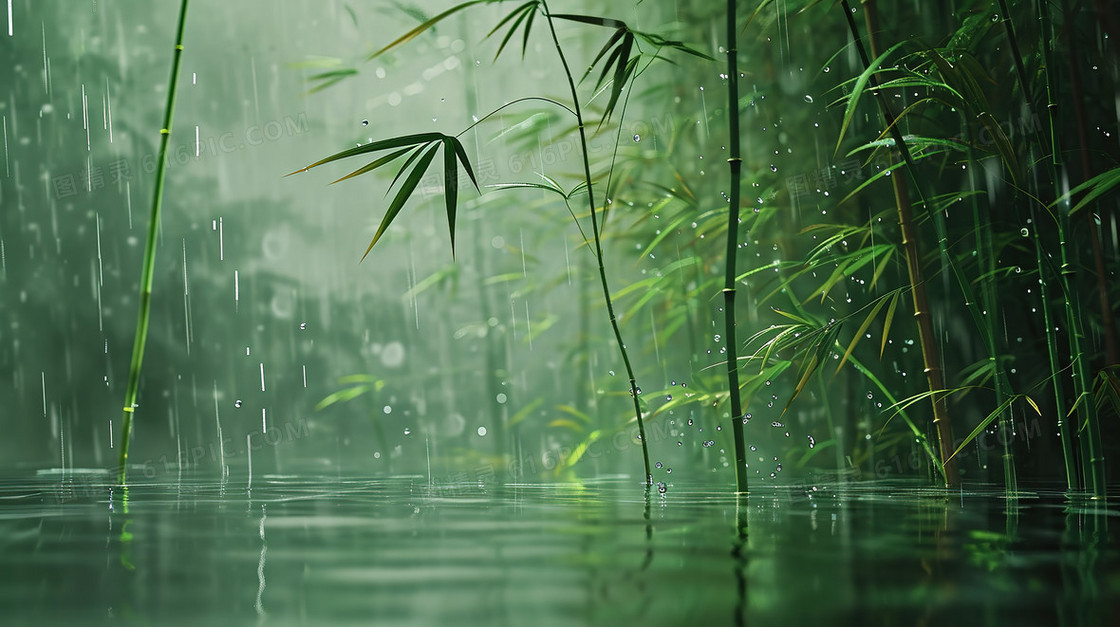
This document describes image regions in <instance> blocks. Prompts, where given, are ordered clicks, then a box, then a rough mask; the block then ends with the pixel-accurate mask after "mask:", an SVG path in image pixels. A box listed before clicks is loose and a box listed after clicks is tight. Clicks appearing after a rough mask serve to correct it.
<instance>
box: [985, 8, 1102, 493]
mask: <svg viewBox="0 0 1120 627" xmlns="http://www.w3.org/2000/svg"><path fill="white" fill-rule="evenodd" d="M998 2H999V6H1000V9H1001V10H1002V11H1003V12H1004V26H1005V29H1006V32H1007V36H1008V40H1009V45H1010V47H1011V51H1012V58H1013V60H1014V62H1015V73H1016V77H1017V79H1018V82H1019V88H1020V90H1021V92H1022V94H1023V98H1024V99H1025V100H1026V101H1027V103H1028V104H1033V102H1034V99H1033V98H1032V96H1031V89H1030V84H1029V83H1028V81H1027V75H1026V70H1025V67H1024V64H1023V61H1022V56H1021V55H1020V54H1019V45H1018V39H1017V37H1016V36H1015V30H1014V28H1013V25H1012V24H1011V22H1010V15H1009V14H1008V13H1007V11H1006V9H1007V3H1006V1H1005V0H998ZM1067 9H1068V6H1067ZM1038 15H1039V19H1040V22H1041V23H1042V24H1043V28H1042V29H1041V30H1040V32H1039V37H1040V40H1041V46H1042V50H1043V58H1044V61H1045V63H1044V66H1045V71H1044V72H1042V76H1043V80H1044V82H1045V83H1044V84H1045V85H1046V99H1047V107H1046V112H1047V122H1048V124H1049V125H1050V145H1049V146H1047V145H1046V144H1045V143H1044V142H1043V139H1042V137H1041V134H1040V133H1038V131H1037V130H1036V131H1035V135H1036V139H1035V143H1036V144H1037V145H1038V147H1039V148H1040V149H1041V150H1042V154H1043V155H1045V154H1047V153H1049V155H1050V159H1049V160H1048V163H1049V168H1048V169H1049V174H1050V183H1051V184H1052V185H1053V186H1054V190H1055V191H1054V197H1056V198H1057V197H1060V196H1061V190H1060V189H1059V188H1058V185H1059V181H1060V178H1059V175H1058V172H1059V169H1060V167H1061V148H1060V145H1061V142H1060V139H1059V134H1058V130H1057V125H1056V124H1055V121H1054V115H1053V112H1054V109H1055V107H1056V105H1055V102H1054V97H1053V88H1052V85H1051V73H1050V68H1051V63H1050V59H1051V57H1050V46H1049V43H1048V40H1047V37H1048V36H1049V31H1050V28H1049V27H1050V16H1049V11H1048V10H1047V8H1046V7H1045V6H1044V3H1039V5H1038ZM1047 149H1049V150H1047ZM1038 196H1039V195H1038V194H1036V197H1038ZM1057 214H1058V215H1057V218H1058V219H1057V220H1056V226H1057V237H1058V254H1059V263H1060V266H1059V268H1058V271H1057V277H1058V286H1059V288H1060V289H1061V292H1062V296H1063V300H1064V301H1065V307H1064V311H1065V326H1066V335H1067V337H1068V342H1069V357H1070V369H1071V371H1072V383H1073V391H1074V397H1075V399H1074V404H1073V409H1072V410H1071V411H1070V413H1074V412H1076V415H1077V424H1079V425H1080V427H1079V429H1078V431H1080V432H1082V433H1078V436H1077V439H1078V443H1079V447H1080V449H1081V470H1082V472H1081V474H1082V480H1083V483H1082V485H1083V487H1085V488H1088V489H1091V490H1092V491H1093V494H1095V495H1097V496H1104V494H1105V489H1106V486H1105V476H1104V456H1103V455H1104V453H1103V450H1102V447H1101V441H1100V426H1099V423H1098V421H1097V412H1096V406H1095V405H1094V403H1093V399H1092V387H1091V386H1090V384H1089V378H1088V373H1087V369H1086V365H1085V357H1084V355H1083V352H1082V351H1083V349H1082V341H1083V340H1084V338H1085V333H1084V323H1083V317H1082V314H1081V303H1080V299H1079V298H1078V297H1077V296H1076V295H1075V290H1074V287H1073V280H1074V278H1075V277H1074V272H1075V271H1074V268H1075V267H1077V265H1078V259H1077V250H1076V248H1074V247H1073V246H1071V245H1069V244H1068V243H1067V239H1066V236H1067V234H1068V233H1069V232H1070V211H1069V203H1063V204H1062V205H1061V206H1059V207H1057ZM1032 215H1035V216H1036V218H1037V211H1035V210H1034V209H1032ZM1040 224H1041V223H1040V222H1039V221H1038V220H1037V219H1036V220H1035V224H1034V229H1033V230H1035V231H1037V230H1038V228H1039V225H1040ZM1035 241H1036V248H1037V252H1036V254H1037V256H1038V259H1039V260H1040V266H1039V274H1040V276H1042V275H1043V274H1045V272H1046V270H1047V268H1048V266H1049V264H1047V263H1046V259H1045V258H1044V254H1043V250H1042V246H1041V240H1040V239H1037V238H1036V240H1035ZM1044 298H1045V294H1044ZM1044 314H1045V310H1044ZM1053 328H1054V325H1052V324H1050V323H1049V322H1048V323H1047V333H1048V334H1049V333H1051V329H1053ZM1048 341H1049V338H1048ZM1053 366H1054V364H1052V365H1051V367H1052V372H1051V374H1052V376H1053V377H1054V381H1055V387H1056V390H1055V393H1056V394H1058V395H1060V394H1061V393H1062V392H1061V383H1060V381H1061V376H1060V371H1059V370H1057V369H1054V368H1053ZM1069 417H1070V416H1069V414H1066V413H1062V414H1060V415H1059V417H1058V421H1059V423H1058V427H1059V433H1060V434H1062V440H1063V442H1062V447H1063V451H1062V452H1063V455H1064V457H1065V462H1066V468H1067V484H1068V483H1072V481H1071V480H1070V478H1069V477H1068V472H1069V466H1070V464H1071V460H1072V455H1073V452H1072V432H1071V430H1070V427H1069V426H1067V425H1066V424H1065V423H1066V422H1067V421H1068V419H1069Z"/></svg>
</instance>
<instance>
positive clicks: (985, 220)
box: [964, 122, 1019, 492]
mask: <svg viewBox="0 0 1120 627" xmlns="http://www.w3.org/2000/svg"><path fill="white" fill-rule="evenodd" d="M964 127H965V132H966V133H967V136H968V161H967V163H968V186H969V191H976V187H977V184H976V169H977V162H976V159H975V157H974V156H973V153H972V146H973V145H974V142H973V138H972V129H971V128H970V127H969V126H968V123H967V122H965V124H964ZM971 198H972V223H973V231H974V232H975V233H976V254H977V264H978V265H979V267H980V274H981V276H985V277H987V278H986V279H985V280H983V281H982V282H981V283H980V298H982V299H983V301H984V312H985V315H984V323H985V328H984V332H983V333H981V336H982V338H983V340H984V349H985V350H986V351H987V353H988V361H989V363H991V364H992V384H993V387H994V388H995V402H996V407H1000V406H1002V405H1003V404H1004V401H1005V400H1007V395H1008V393H1009V392H1011V389H1012V388H1011V386H1010V382H1009V381H1008V379H1007V373H1006V372H1004V370H1003V368H1002V366H1001V365H1000V361H999V353H998V352H997V351H996V341H997V340H996V338H997V336H998V334H997V333H996V330H995V328H994V325H993V322H992V321H993V320H999V319H1000V302H999V296H998V289H997V286H996V284H995V279H994V277H995V271H996V256H995V252H994V251H993V249H992V222H991V219H990V218H989V215H990V212H989V211H981V210H980V202H979V201H978V200H977V197H976V195H975V194H973V195H972V197H971ZM999 428H1000V429H1001V430H1002V431H1003V432H1004V433H1005V434H1010V433H1013V432H1014V424H1013V423H1012V415H1011V407H1010V405H1008V407H1007V408H1006V409H1005V410H1004V411H1002V412H1001V413H1000V416H999ZM997 439H998V440H999V441H1000V443H1001V444H1002V447H1003V451H1002V456H1003V486H1004V488H1005V489H1006V490H1007V491H1009V492H1016V491H1018V489H1019V480H1018V475H1017V473H1016V470H1015V454H1014V450H1013V449H1012V448H1011V438H1010V437H1009V436H1008V435H1004V437H1002V438H997Z"/></svg>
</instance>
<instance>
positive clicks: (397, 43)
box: [369, 0, 492, 59]
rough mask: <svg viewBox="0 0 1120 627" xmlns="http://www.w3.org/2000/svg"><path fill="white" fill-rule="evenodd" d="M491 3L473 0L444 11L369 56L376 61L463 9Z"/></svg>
mask: <svg viewBox="0 0 1120 627" xmlns="http://www.w3.org/2000/svg"><path fill="white" fill-rule="evenodd" d="M489 1H492V0H471V1H470V2H464V3H463V4H459V5H456V6H453V7H451V8H450V9H448V10H446V11H444V12H443V13H440V14H439V15H437V16H435V17H433V18H432V19H430V20H428V21H426V22H423V23H422V24H420V25H419V26H417V27H416V28H413V29H412V30H410V31H408V32H407V33H405V34H403V35H401V36H400V37H397V38H396V39H394V40H393V42H392V43H390V44H389V45H387V46H385V47H384V48H382V49H380V50H378V51H377V52H374V53H373V54H371V55H369V58H370V59H376V58H377V57H379V56H381V55H382V54H384V53H386V52H388V51H389V50H392V49H393V48H396V47H397V46H400V45H402V44H405V43H408V42H409V41H412V40H413V39H415V38H416V37H417V36H419V35H421V34H423V33H424V31H426V30H428V29H430V28H431V27H433V26H435V25H436V24H438V23H439V22H441V21H443V20H444V19H446V18H448V17H450V16H452V15H454V14H455V13H458V12H459V11H462V10H463V9H466V8H469V7H472V6H474V5H476V4H482V3H484V2H489Z"/></svg>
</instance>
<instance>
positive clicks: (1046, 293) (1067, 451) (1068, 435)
mask: <svg viewBox="0 0 1120 627" xmlns="http://www.w3.org/2000/svg"><path fill="white" fill-rule="evenodd" d="M1002 9H1003V7H1002V6H1001V10H1002ZM1038 12H1039V13H1038V16H1039V21H1040V22H1041V24H1042V29H1041V31H1040V33H1041V37H1042V38H1043V39H1045V36H1046V35H1045V33H1046V32H1047V31H1049V12H1048V11H1046V9H1045V7H1044V6H1043V5H1042V3H1039V5H1038ZM1003 15H1004V16H1005V19H1006V20H1009V19H1010V16H1008V15H1007V13H1006V12H1004V13H1003ZM1004 29H1005V32H1006V34H1007V37H1008V40H1009V41H1010V42H1013V44H1012V59H1013V60H1014V62H1015V72H1016V76H1017V78H1018V81H1019V89H1020V92H1021V93H1022V94H1023V98H1024V99H1025V100H1026V101H1027V103H1028V106H1031V110H1032V111H1033V105H1034V102H1033V100H1031V98H1030V95H1029V93H1028V91H1027V89H1026V85H1027V82H1026V70H1025V68H1024V65H1023V60H1022V57H1021V56H1020V55H1019V54H1018V50H1019V44H1018V39H1017V38H1016V37H1015V29H1014V26H1013V25H1012V24H1011V23H1010V22H1009V21H1005V23H1004ZM1042 53H1043V64H1044V65H1045V66H1046V67H1049V66H1050V51H1049V47H1048V46H1046V45H1045V42H1043V45H1042ZM1046 98H1047V102H1048V103H1051V104H1052V103H1053V98H1052V96H1051V94H1050V86H1049V83H1047V94H1046ZM1045 113H1046V116H1047V120H1048V128H1049V129H1050V131H1051V136H1050V145H1056V142H1057V137H1056V136H1055V135H1053V133H1054V132H1055V126H1054V124H1053V119H1052V116H1053V107H1052V106H1047V107H1045ZM1035 135H1036V138H1035V144H1036V145H1037V146H1038V147H1039V149H1040V150H1042V152H1043V153H1044V154H1045V152H1046V144H1045V142H1044V141H1043V140H1042V137H1041V135H1040V134H1039V133H1038V131H1037V129H1036V130H1035ZM1032 185H1034V186H1037V183H1034V182H1033V181H1032ZM1030 215H1031V221H1032V223H1033V224H1034V225H1035V228H1033V229H1030V231H1031V237H1032V240H1033V242H1034V251H1035V266H1036V267H1037V269H1038V293H1039V299H1040V301H1041V308H1042V322H1043V325H1044V326H1045V328H1046V354H1047V359H1048V361H1049V364H1050V376H1051V379H1052V389H1053V390H1054V411H1055V412H1056V413H1057V427H1058V438H1059V440H1060V441H1061V446H1062V460H1063V464H1064V468H1065V474H1066V487H1067V488H1068V489H1069V490H1077V489H1079V487H1080V485H1081V480H1080V476H1079V474H1078V472H1077V456H1076V453H1075V452H1074V439H1075V437H1076V436H1075V434H1074V431H1073V429H1072V427H1071V425H1070V420H1069V414H1068V413H1067V410H1066V397H1065V394H1064V392H1063V390H1062V384H1061V376H1060V373H1061V371H1062V364H1061V357H1060V354H1059V349H1058V334H1057V331H1056V330H1055V328H1056V327H1055V320H1054V313H1053V311H1052V310H1051V307H1050V297H1051V295H1052V294H1053V286H1052V285H1051V284H1050V273H1049V272H1048V264H1047V262H1046V259H1045V257H1044V250H1045V249H1044V245H1043V242H1042V235H1041V233H1040V232H1039V229H1038V226H1037V225H1039V224H1041V222H1040V221H1039V212H1038V209H1037V207H1036V206H1035V205H1033V204H1032V205H1031V209H1030Z"/></svg>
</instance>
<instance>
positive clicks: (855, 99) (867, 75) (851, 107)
mask: <svg viewBox="0 0 1120 627" xmlns="http://www.w3.org/2000/svg"><path fill="white" fill-rule="evenodd" d="M904 43H906V42H904V41H900V42H899V43H897V44H895V45H893V46H891V47H890V48H888V49H887V51H886V52H884V53H883V54H881V55H879V57H878V58H877V59H875V60H874V61H872V62H871V65H868V66H867V69H866V70H864V71H863V73H862V74H860V75H859V78H858V79H856V83H855V86H854V87H853V88H852V93H851V95H850V96H848V106H847V108H845V109H844V118H843V121H842V123H841V124H840V134H839V136H838V137H837V138H836V149H835V150H834V151H833V152H834V153H835V154H838V153H839V152H840V144H841V143H842V142H843V141H844V135H845V134H846V133H847V131H848V127H849V126H850V125H851V123H852V119H853V117H854V116H855V112H856V105H857V104H859V100H860V97H861V96H863V93H864V91H865V90H866V89H867V83H868V82H869V81H871V78H872V76H874V74H875V72H877V71H878V70H879V66H880V65H882V64H883V62H884V61H886V60H887V57H889V56H890V55H891V54H893V53H894V51H895V50H897V49H898V48H899V47H900V46H902V45H903V44H904Z"/></svg>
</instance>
